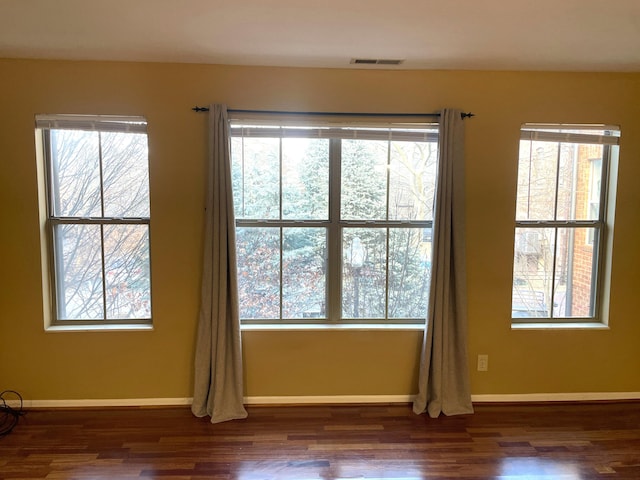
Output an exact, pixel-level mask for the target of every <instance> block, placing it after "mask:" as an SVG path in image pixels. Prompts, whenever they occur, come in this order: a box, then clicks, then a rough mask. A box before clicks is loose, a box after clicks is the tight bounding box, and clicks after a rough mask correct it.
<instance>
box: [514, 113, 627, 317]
mask: <svg viewBox="0 0 640 480" xmlns="http://www.w3.org/2000/svg"><path fill="white" fill-rule="evenodd" d="M618 138H619V131H618V130H617V129H615V128H612V127H603V126H584V125H583V126H560V125H555V126H554V125H530V124H526V125H524V126H523V127H522V130H521V140H520V159H519V165H518V191H517V205H516V228H515V249H514V252H515V255H514V269H513V292H512V317H513V320H514V322H518V321H520V322H523V321H524V322H531V321H542V322H550V321H552V322H556V321H557V322H569V321H573V322H576V321H578V322H584V321H602V320H603V319H602V318H601V313H602V310H601V308H600V307H601V304H602V302H603V298H602V297H603V295H602V294H603V285H604V274H605V272H606V271H607V270H608V266H607V265H606V263H605V257H606V255H605V252H606V248H605V247H606V239H607V237H608V235H607V233H608V231H609V230H610V227H611V220H612V218H611V215H609V216H608V214H607V212H608V211H611V207H612V205H613V203H612V201H613V199H612V198H610V196H611V194H612V193H611V192H612V191H613V189H611V190H609V189H607V188H606V186H607V185H608V181H609V180H610V177H609V173H610V167H611V165H612V159H614V158H616V155H617V152H616V149H617V145H618ZM608 207H609V208H608Z"/></svg>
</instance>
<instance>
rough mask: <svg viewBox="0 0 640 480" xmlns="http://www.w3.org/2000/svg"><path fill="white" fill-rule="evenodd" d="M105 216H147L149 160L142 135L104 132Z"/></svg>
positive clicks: (144, 138) (102, 137) (145, 137)
mask: <svg viewBox="0 0 640 480" xmlns="http://www.w3.org/2000/svg"><path fill="white" fill-rule="evenodd" d="M101 140H102V145H101V146H102V169H103V180H102V181H103V185H104V216H105V217H148V216H149V162H148V149H147V136H146V135H144V134H134V133H121V132H116V133H112V132H103V133H102V134H101Z"/></svg>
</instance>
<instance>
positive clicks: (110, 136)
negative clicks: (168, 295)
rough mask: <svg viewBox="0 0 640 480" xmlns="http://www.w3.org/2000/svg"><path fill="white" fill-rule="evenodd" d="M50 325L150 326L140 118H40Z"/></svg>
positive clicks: (146, 198) (144, 151)
mask: <svg viewBox="0 0 640 480" xmlns="http://www.w3.org/2000/svg"><path fill="white" fill-rule="evenodd" d="M36 127H37V128H38V132H39V133H40V135H41V137H40V138H39V144H41V145H42V150H43V157H44V168H43V171H44V175H43V177H44V183H45V188H44V192H45V194H46V202H45V203H46V206H45V208H46V215H45V217H46V218H45V220H46V224H45V230H46V235H45V237H46V242H47V249H46V250H47V254H46V256H47V257H48V259H49V270H50V275H49V277H48V281H47V283H48V285H50V290H51V303H52V305H51V310H52V313H53V317H52V321H51V323H52V324H54V325H55V324H57V325H65V324H73V325H90V324H93V325H95V324H138V323H149V322H150V321H151V285H150V283H151V276H150V260H149V217H150V215H149V162H148V149H147V135H146V122H145V120H144V119H143V118H138V117H135V118H130V117H124V118H120V117H102V116H100V117H90V116H81V115H53V116H44V115H42V116H38V117H37V118H36Z"/></svg>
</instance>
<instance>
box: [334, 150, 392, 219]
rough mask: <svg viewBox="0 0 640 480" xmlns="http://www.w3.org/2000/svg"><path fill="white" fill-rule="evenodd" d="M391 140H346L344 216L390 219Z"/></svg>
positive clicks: (342, 197)
mask: <svg viewBox="0 0 640 480" xmlns="http://www.w3.org/2000/svg"><path fill="white" fill-rule="evenodd" d="M388 144H389V142H383V141H377V140H343V141H342V163H341V174H342V188H341V198H340V218H342V219H343V220H386V218H387V215H386V201H387V159H388Z"/></svg>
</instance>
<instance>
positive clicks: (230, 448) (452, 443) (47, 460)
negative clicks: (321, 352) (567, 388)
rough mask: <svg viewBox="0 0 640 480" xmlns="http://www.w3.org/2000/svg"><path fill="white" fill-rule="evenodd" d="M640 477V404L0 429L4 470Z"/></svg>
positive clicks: (69, 416)
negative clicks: (446, 414)
mask: <svg viewBox="0 0 640 480" xmlns="http://www.w3.org/2000/svg"><path fill="white" fill-rule="evenodd" d="M140 477H143V478H147V479H151V478H158V479H164V480H169V479H191V478H194V479H205V478H211V479H238V480H258V479H295V480H306V479H353V478H356V479H357V478H361V479H362V478H364V479H405V480H418V479H427V478H429V479H431V478H443V479H448V478H464V479H553V480H569V479H571V480H577V479H580V480H583V479H595V478H605V479H606V478H612V479H613V478H616V479H617V478H625V479H640V403H600V404H553V405H528V406H527V405H476V413H475V414H474V415H465V416H457V417H441V418H439V419H431V418H429V417H427V416H425V415H421V416H416V415H414V414H413V413H412V412H411V409H410V408H409V406H404V405H402V406H398V405H395V406H359V407H358V406H337V407H328V406H323V407H315V406H305V407H251V408H249V418H248V419H246V420H237V421H232V422H227V423H223V424H218V425H211V424H210V423H209V422H208V419H206V418H204V419H198V418H194V417H193V416H192V415H191V413H190V411H189V409H188V408H187V407H180V408H153V409H107V410H88V409H83V410H48V411H38V410H31V411H29V412H28V413H27V415H26V416H24V417H22V418H21V419H20V423H19V425H18V426H17V427H16V429H15V430H14V431H13V432H12V433H11V434H9V435H8V436H6V437H4V438H0V478H2V479H15V478H22V479H25V478H47V479H60V478H65V479H71V478H73V479H119V478H140Z"/></svg>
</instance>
